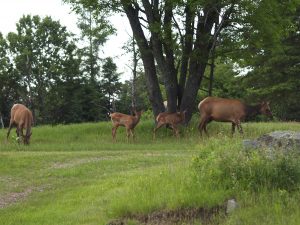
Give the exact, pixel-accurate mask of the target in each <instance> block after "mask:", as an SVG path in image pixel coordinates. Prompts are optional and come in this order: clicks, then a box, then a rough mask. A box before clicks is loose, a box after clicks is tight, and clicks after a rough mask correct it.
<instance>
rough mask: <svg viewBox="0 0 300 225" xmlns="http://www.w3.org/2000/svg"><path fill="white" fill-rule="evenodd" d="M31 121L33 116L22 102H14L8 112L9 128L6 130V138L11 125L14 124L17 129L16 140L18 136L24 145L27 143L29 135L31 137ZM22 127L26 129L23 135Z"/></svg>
mask: <svg viewBox="0 0 300 225" xmlns="http://www.w3.org/2000/svg"><path fill="white" fill-rule="evenodd" d="M32 123H33V117H32V113H31V111H30V110H29V109H28V108H27V107H26V106H24V105H22V104H14V105H13V107H12V108H11V112H10V122H9V128H8V132H7V137H6V138H7V140H8V137H9V133H10V130H11V128H12V126H13V125H16V127H17V130H16V133H17V136H18V141H19V140H20V139H19V138H20V136H21V137H22V139H23V143H24V144H25V145H29V142H30V137H31V134H32V132H31V126H32ZM23 129H26V133H25V135H24V134H23Z"/></svg>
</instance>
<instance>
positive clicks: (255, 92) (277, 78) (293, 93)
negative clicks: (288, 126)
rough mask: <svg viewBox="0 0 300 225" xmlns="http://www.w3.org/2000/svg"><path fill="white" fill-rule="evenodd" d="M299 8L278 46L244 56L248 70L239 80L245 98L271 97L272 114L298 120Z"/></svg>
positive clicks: (299, 85) (299, 98)
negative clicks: (248, 56)
mask: <svg viewBox="0 0 300 225" xmlns="http://www.w3.org/2000/svg"><path fill="white" fill-rule="evenodd" d="M299 18H300V7H299V8H298V10H297V13H296V14H295V15H294V22H295V23H294V27H293V30H291V31H290V32H289V34H288V36H287V37H286V38H285V39H283V40H282V41H281V43H280V47H279V48H270V47H269V48H267V47H268V46H267V47H265V46H263V47H264V48H263V49H264V54H260V55H257V56H254V57H252V58H251V59H248V60H247V62H248V63H249V65H251V68H252V70H251V71H250V72H249V73H247V75H246V76H245V78H244V80H243V85H244V88H245V90H247V97H248V98H250V99H255V100H257V99H260V100H265V99H268V100H271V104H272V108H273V111H274V115H276V116H277V117H278V118H280V119H283V120H298V121H299V120H300V113H299V112H300V105H299V101H300V75H299V74H300V64H299V62H300V21H299Z"/></svg>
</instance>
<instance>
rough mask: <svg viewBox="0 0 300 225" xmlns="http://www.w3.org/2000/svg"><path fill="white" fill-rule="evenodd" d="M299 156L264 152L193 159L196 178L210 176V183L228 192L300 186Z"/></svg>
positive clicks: (229, 152) (225, 154)
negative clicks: (271, 154) (270, 155)
mask: <svg viewBox="0 0 300 225" xmlns="http://www.w3.org/2000/svg"><path fill="white" fill-rule="evenodd" d="M299 158H300V157H299V154H296V153H290V154H283V153H276V154H274V155H273V156H272V158H270V157H269V156H268V154H267V153H266V151H252V152H245V151H238V152H237V151H222V152H211V153H208V152H202V153H201V155H200V156H198V157H197V158H195V160H194V166H195V168H196V173H197V174H198V176H201V179H203V176H207V175H209V177H210V179H211V182H214V183H215V185H221V186H223V187H225V188H226V189H231V190H240V191H241V190H249V191H255V192H257V191H260V190H265V189H267V190H287V191H293V190H295V189H297V188H299V184H300V163H299Z"/></svg>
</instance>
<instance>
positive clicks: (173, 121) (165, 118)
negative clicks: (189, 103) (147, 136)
mask: <svg viewBox="0 0 300 225" xmlns="http://www.w3.org/2000/svg"><path fill="white" fill-rule="evenodd" d="M185 113H186V111H183V112H176V113H168V112H162V113H160V114H158V116H157V117H156V122H157V124H156V127H155V128H154V130H153V138H154V139H155V135H156V131H157V130H158V129H159V128H160V127H162V126H163V125H167V124H168V125H170V126H171V128H172V129H173V132H174V134H175V136H176V137H177V138H178V137H179V130H178V128H177V125H178V124H179V123H182V122H183V121H184V120H185Z"/></svg>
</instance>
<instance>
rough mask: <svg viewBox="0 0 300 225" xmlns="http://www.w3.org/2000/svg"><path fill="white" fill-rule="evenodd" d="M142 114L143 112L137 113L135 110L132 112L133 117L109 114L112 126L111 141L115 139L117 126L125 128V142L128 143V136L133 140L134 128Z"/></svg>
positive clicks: (116, 113)
mask: <svg viewBox="0 0 300 225" xmlns="http://www.w3.org/2000/svg"><path fill="white" fill-rule="evenodd" d="M142 113H143V111H139V112H137V111H135V110H134V114H135V115H126V114H123V113H118V112H115V113H111V114H110V117H111V121H112V124H113V128H112V137H113V140H115V139H116V132H117V129H118V127H119V126H124V127H125V128H126V133H127V141H129V136H130V134H131V136H132V138H133V139H134V128H135V127H136V125H137V124H138V123H139V121H140V118H141V115H142Z"/></svg>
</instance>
